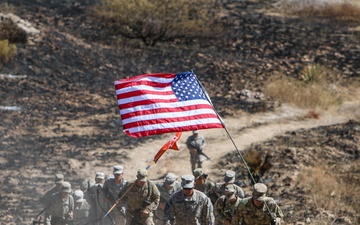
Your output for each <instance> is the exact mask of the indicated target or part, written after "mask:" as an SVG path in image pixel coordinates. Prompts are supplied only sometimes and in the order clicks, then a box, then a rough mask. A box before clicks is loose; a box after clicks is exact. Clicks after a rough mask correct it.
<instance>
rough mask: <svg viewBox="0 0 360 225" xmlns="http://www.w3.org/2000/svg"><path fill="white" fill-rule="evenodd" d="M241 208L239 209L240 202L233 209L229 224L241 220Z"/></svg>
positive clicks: (232, 224) (234, 224)
mask: <svg viewBox="0 0 360 225" xmlns="http://www.w3.org/2000/svg"><path fill="white" fill-rule="evenodd" d="M241 210H242V209H241V203H240V204H239V205H238V207H237V208H236V210H235V215H234V217H233V218H232V220H231V225H239V223H240V222H241V220H242V215H241Z"/></svg>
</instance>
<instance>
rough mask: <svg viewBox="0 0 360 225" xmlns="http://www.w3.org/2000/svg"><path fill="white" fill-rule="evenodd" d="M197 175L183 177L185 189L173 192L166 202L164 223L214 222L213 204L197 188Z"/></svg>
mask: <svg viewBox="0 0 360 225" xmlns="http://www.w3.org/2000/svg"><path fill="white" fill-rule="evenodd" d="M194 180H195V177H194V176H193V175H184V176H182V177H181V186H182V188H183V190H181V191H178V192H176V193H175V194H173V195H172V196H171V197H170V199H169V200H168V201H167V202H166V205H165V209H164V218H163V222H164V225H169V224H171V225H173V224H176V225H189V224H191V225H212V224H214V214H213V209H214V208H213V205H212V204H211V201H210V199H209V198H208V197H207V196H206V195H205V194H204V193H202V192H201V191H198V190H195V189H194V186H195V181H194Z"/></svg>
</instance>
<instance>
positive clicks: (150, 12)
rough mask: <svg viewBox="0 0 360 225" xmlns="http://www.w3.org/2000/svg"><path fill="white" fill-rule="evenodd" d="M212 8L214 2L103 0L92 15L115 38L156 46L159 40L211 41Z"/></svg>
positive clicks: (208, 0) (201, 0) (209, 0)
mask: <svg viewBox="0 0 360 225" xmlns="http://www.w3.org/2000/svg"><path fill="white" fill-rule="evenodd" d="M214 8H215V4H214V1H213V0H198V1H192V0H134V1H127V0H102V4H101V5H99V6H96V7H94V8H93V10H92V11H93V14H94V15H95V17H96V18H97V19H99V18H100V20H101V23H102V25H103V27H105V28H108V29H111V30H113V31H114V33H113V34H114V35H122V36H124V37H127V38H131V39H132V38H137V39H141V40H143V42H144V43H145V44H146V45H155V43H156V42H158V41H160V40H167V39H174V38H182V37H188V38H191V37H197V36H209V37H210V36H211V35H212V34H213V33H212V30H213V28H214V26H212V24H214V22H215V16H214V13H215V12H214Z"/></svg>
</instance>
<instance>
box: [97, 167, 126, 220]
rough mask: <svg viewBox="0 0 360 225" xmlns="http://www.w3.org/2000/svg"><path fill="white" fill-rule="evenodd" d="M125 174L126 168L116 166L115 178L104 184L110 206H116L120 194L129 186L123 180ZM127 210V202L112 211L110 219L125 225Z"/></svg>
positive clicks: (114, 168) (114, 170)
mask: <svg viewBox="0 0 360 225" xmlns="http://www.w3.org/2000/svg"><path fill="white" fill-rule="evenodd" d="M123 172H124V168H123V167H122V166H114V167H113V175H114V178H110V179H107V180H106V181H105V183H104V188H103V190H104V193H105V195H106V197H107V199H108V201H109V203H110V204H109V206H110V205H111V206H112V205H114V204H115V202H116V201H117V200H118V194H119V192H121V191H122V190H124V189H125V188H126V186H127V185H128V182H127V181H126V180H125V179H124V178H123V176H124V173H123ZM125 208H126V202H125V201H123V202H122V203H121V204H119V205H118V206H117V207H116V208H115V209H114V210H112V211H111V214H110V215H109V217H110V219H112V220H113V221H114V222H115V223H116V224H121V225H122V224H125V213H126V212H125ZM109 209H110V208H107V209H106V211H107V210H109Z"/></svg>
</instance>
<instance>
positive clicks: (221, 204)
mask: <svg viewBox="0 0 360 225" xmlns="http://www.w3.org/2000/svg"><path fill="white" fill-rule="evenodd" d="M235 192H236V190H235V188H234V186H232V185H228V186H226V188H225V195H223V196H221V197H220V198H218V200H217V201H216V202H215V205H214V214H215V225H230V224H231V220H232V218H233V217H234V215H235V211H236V209H237V207H238V205H239V203H240V201H241V199H240V198H239V197H238V196H236V194H235Z"/></svg>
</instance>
